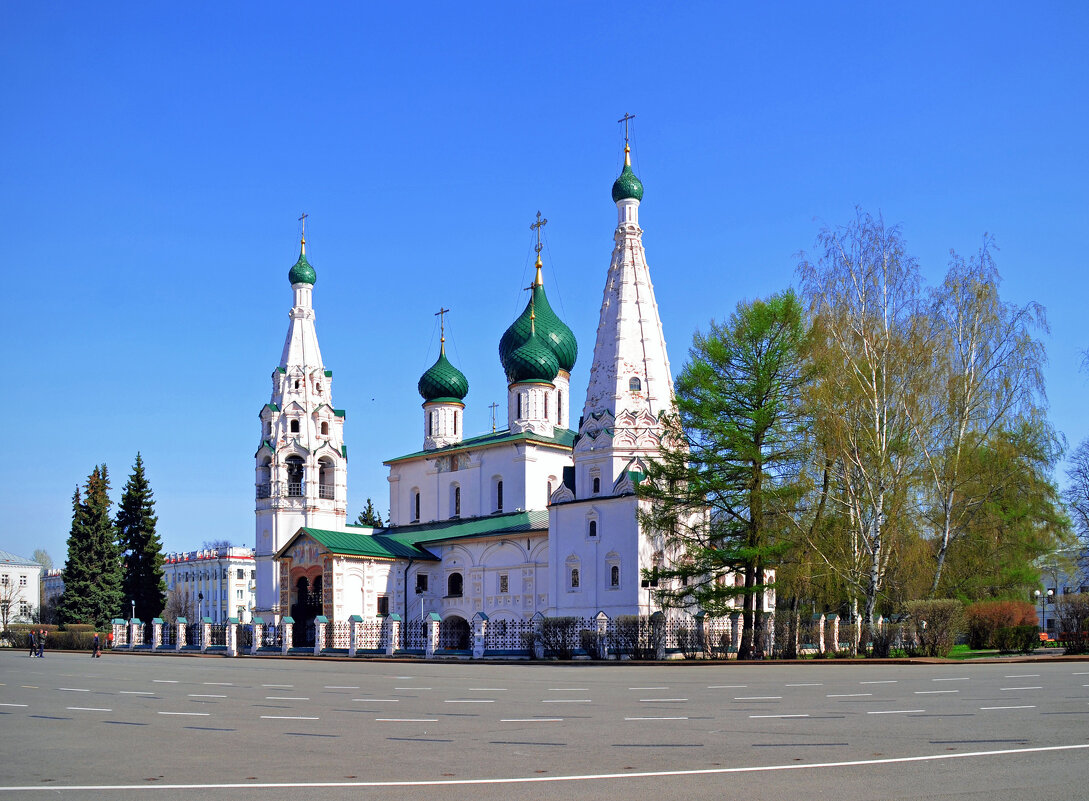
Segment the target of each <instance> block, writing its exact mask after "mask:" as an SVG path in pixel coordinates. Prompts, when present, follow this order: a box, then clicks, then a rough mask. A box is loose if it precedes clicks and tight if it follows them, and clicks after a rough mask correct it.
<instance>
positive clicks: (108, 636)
mask: <svg viewBox="0 0 1089 801" xmlns="http://www.w3.org/2000/svg"><path fill="white" fill-rule="evenodd" d="M106 648H108V649H109V650H111V651H112V650H113V629H110V630H109V632H108V633H107V634H106Z"/></svg>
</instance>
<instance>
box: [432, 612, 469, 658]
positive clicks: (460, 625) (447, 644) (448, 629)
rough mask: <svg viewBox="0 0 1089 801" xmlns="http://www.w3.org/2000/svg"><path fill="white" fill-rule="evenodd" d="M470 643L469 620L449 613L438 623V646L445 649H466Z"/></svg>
mask: <svg viewBox="0 0 1089 801" xmlns="http://www.w3.org/2000/svg"><path fill="white" fill-rule="evenodd" d="M469 643H470V629H469V621H468V620H466V619H465V618H463V617H459V616H458V615H450V617H448V618H446V619H445V620H443V621H442V622H441V623H440V624H439V642H438V647H439V648H440V649H442V650H447V651H467V650H469V647H470V645H469Z"/></svg>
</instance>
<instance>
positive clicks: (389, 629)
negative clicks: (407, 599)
mask: <svg viewBox="0 0 1089 801" xmlns="http://www.w3.org/2000/svg"><path fill="white" fill-rule="evenodd" d="M384 625H385V627H386V656H393V652H394V651H396V650H397V649H398V646H399V645H400V643H401V616H400V615H398V614H396V613H394V614H392V615H386V620H385V623H384Z"/></svg>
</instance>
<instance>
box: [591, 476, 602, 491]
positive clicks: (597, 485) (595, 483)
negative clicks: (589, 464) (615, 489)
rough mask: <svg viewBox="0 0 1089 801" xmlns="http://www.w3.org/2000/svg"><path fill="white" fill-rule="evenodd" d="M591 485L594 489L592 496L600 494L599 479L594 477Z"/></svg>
mask: <svg viewBox="0 0 1089 801" xmlns="http://www.w3.org/2000/svg"><path fill="white" fill-rule="evenodd" d="M593 484H594V488H593V490H592V492H593V493H594V495H597V494H598V493H599V492H601V479H600V478H599V477H598V476H594V482H593Z"/></svg>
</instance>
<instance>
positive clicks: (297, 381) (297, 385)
mask: <svg viewBox="0 0 1089 801" xmlns="http://www.w3.org/2000/svg"><path fill="white" fill-rule="evenodd" d="M298 388H299V379H297V378H296V379H295V389H298Z"/></svg>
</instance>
